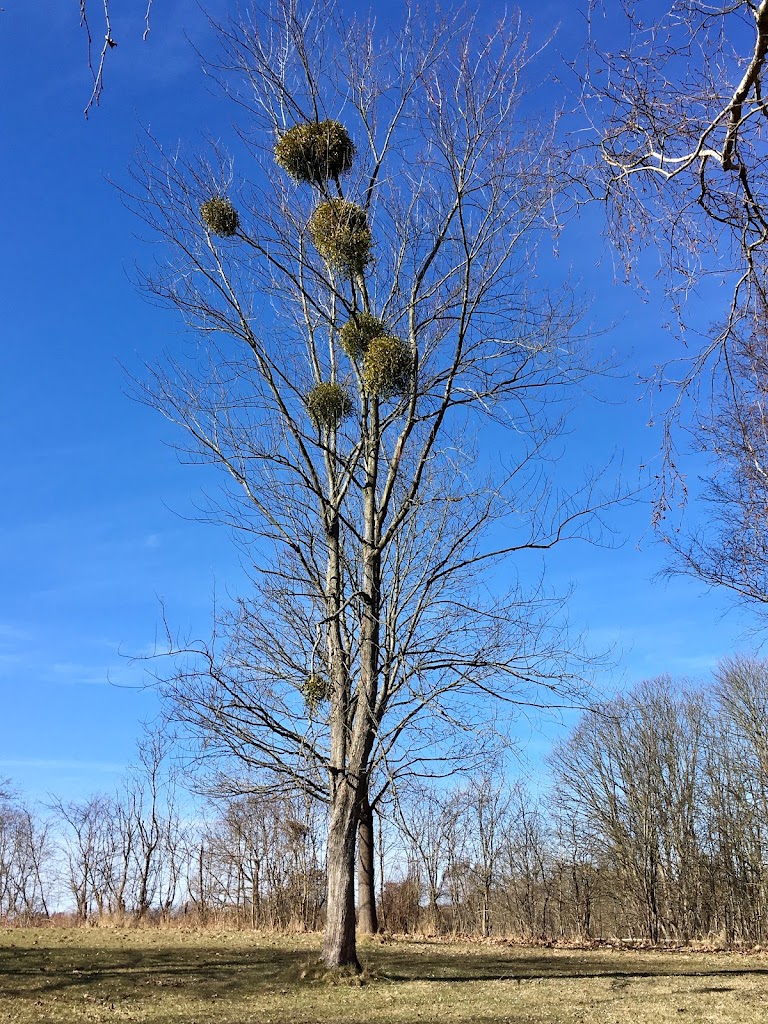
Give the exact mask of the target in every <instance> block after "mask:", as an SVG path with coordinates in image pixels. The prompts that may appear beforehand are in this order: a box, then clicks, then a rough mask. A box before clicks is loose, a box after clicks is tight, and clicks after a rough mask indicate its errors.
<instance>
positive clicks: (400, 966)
mask: <svg viewBox="0 0 768 1024" xmlns="http://www.w3.org/2000/svg"><path fill="white" fill-rule="evenodd" d="M319 948H320V942H319V938H318V937H315V936H311V937H299V938H270V937H264V936H253V935H250V934H243V933H238V934H215V933H210V932H193V931H189V932H185V931H161V930H150V929H147V930H119V929H107V928H103V929H98V928H94V929H80V930H65V929H57V928H51V929H45V930H31V929H29V930H17V929H7V930H3V931H0V1024H1V1022H4V1021H14V1022H19V1024H54V1022H55V1024H70V1022H75V1021H77V1022H81V1021H96V1022H101V1021H113V1022H118V1021H146V1022H151V1024H214V1022H215V1024H256V1022H258V1024H283V1022H285V1024H315V1022H322V1024H363V1022H365V1024H369V1022H372V1024H433V1022H437V1021H446V1022H450V1024H458V1022H462V1024H463V1022H467V1024H469V1022H478V1024H570V1022H577V1021H578V1022H582V1021H584V1022H590V1024H592V1022H594V1024H630V1022H632V1024H664V1022H667V1021H676V1022H678V1024H680V1022H682V1024H693V1022H704V1021H706V1022H711V1024H722V1022H725V1021H733V1022H739V1024H741V1022H753V1021H755V1022H766V1024H768V954H762V953H758V954H751V955H744V954H740V953H721V954H711V953H710V954H698V953H691V952H675V953H660V952H653V951H649V952H637V951H619V950H563V949H529V948H519V947H514V946H504V945H482V946H481V945H458V944H444V943H428V942H416V941H414V942H408V941H404V940H403V941H394V942H386V943H380V942H375V941H371V942H370V943H368V942H364V943H361V950H360V952H361V959H362V960H363V962H364V964H365V966H366V973H367V975H368V977H366V978H364V979H363V983H362V984H347V983H341V984H335V985H334V984H329V983H328V982H327V981H310V980H308V976H309V977H312V976H314V972H313V970H312V968H313V966H314V964H315V962H316V960H317V956H318V953H319ZM308 970H309V975H308V976H307V972H308Z"/></svg>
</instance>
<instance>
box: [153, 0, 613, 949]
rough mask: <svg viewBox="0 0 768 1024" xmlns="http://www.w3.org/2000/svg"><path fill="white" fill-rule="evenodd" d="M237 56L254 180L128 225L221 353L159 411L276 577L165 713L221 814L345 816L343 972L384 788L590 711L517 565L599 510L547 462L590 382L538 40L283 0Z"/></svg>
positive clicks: (189, 372) (228, 43)
mask: <svg viewBox="0 0 768 1024" xmlns="http://www.w3.org/2000/svg"><path fill="white" fill-rule="evenodd" d="M217 32H218V36H219V39H220V42H221V46H222V55H221V58H220V60H219V61H218V64H217V66H216V68H215V69H214V70H217V71H218V73H219V75H220V76H221V78H222V79H223V80H224V82H225V85H226V89H227V92H228V94H229V95H230V96H232V97H233V98H234V99H235V100H236V102H237V103H238V104H239V109H240V110H241V111H245V113H246V115H247V120H246V123H245V125H244V126H243V128H242V132H241V140H242V146H241V147H240V150H241V151H240V153H239V155H238V158H237V168H238V172H239V171H240V168H242V167H244V166H246V167H248V169H249V172H250V176H249V177H248V178H246V177H245V176H243V177H241V176H239V173H238V175H236V174H235V171H234V164H233V162H232V161H231V160H230V159H229V158H226V157H224V156H223V155H222V154H221V153H220V152H219V153H214V156H213V159H212V160H208V161H198V162H195V161H184V160H183V159H182V158H181V157H180V156H179V155H178V153H177V151H176V150H175V149H174V150H173V151H171V152H170V153H168V154H166V153H164V152H163V150H162V148H161V147H159V146H154V147H153V146H152V145H150V146H149V147H148V148H147V151H146V152H145V155H144V161H143V165H142V169H141V172H140V173H139V174H138V176H137V180H138V182H139V187H138V188H137V189H135V190H134V198H135V199H136V200H137V205H139V207H140V209H141V213H142V215H143V216H144V218H145V220H146V221H147V222H148V223H149V224H150V226H151V227H152V229H153V230H154V231H155V232H156V233H157V235H158V236H159V238H160V239H161V240H162V241H164V242H165V243H166V249H165V254H164V257H163V262H162V263H160V264H159V265H158V270H157V272H156V273H155V274H153V275H150V276H148V277H147V279H146V286H147V288H148V290H149V292H150V294H151V295H152V296H153V297H155V298H158V299H161V300H163V301H165V302H167V303H168V304H169V305H170V306H172V307H173V308H175V309H176V310H178V311H179V312H181V313H182V314H183V316H184V317H185V319H186V322H187V324H188V325H189V326H190V327H191V328H193V329H194V331H196V332H197V335H198V337H199V338H200V344H199V345H198V346H197V347H196V348H194V349H193V350H192V352H191V353H190V354H189V356H188V358H185V359H181V358H177V359H174V358H171V359H169V361H168V363H167V364H166V365H165V366H163V367H161V368H159V369H156V370H155V371H154V372H153V373H152V374H151V375H150V378H149V379H148V380H147V381H146V382H145V383H144V385H143V395H144V397H145V399H146V400H147V401H148V402H150V403H151V404H153V405H155V406H157V407H159V408H160V409H161V410H162V411H163V412H164V413H165V415H166V416H167V417H169V418H170V419H171V420H172V421H174V422H175V423H177V424H180V425H181V426H182V427H183V428H184V430H186V432H187V434H188V436H189V438H190V439H191V440H190V444H189V451H191V452H193V453H194V454H195V455H196V456H198V457H200V458H202V459H203V460H204V461H208V462H212V463H215V464H217V465H219V466H222V467H224V468H225V469H226V470H227V471H228V474H229V477H230V479H231V481H233V482H234V485H235V486H234V488H232V490H230V491H228V492H227V496H226V497H225V498H224V499H222V500H221V501H218V502H215V503H213V504H212V508H211V510H210V511H211V513H212V515H214V517H218V518H219V519H221V520H223V521H224V522H226V523H228V524H229V525H231V526H232V527H233V528H234V529H235V530H236V531H237V532H238V534H239V535H240V536H241V537H243V538H244V540H245V543H246V545H247V546H248V556H249V558H250V559H252V561H253V564H254V567H255V568H254V573H253V593H252V594H250V595H249V596H247V597H243V598H242V599H240V600H239V601H237V602H236V603H235V604H234V605H233V606H232V607H231V608H229V609H226V610H225V611H224V612H222V613H221V614H219V615H217V616H216V622H215V630H214V635H213V637H212V639H211V641H210V642H206V643H190V644H180V643H178V642H176V641H175V640H174V638H173V637H172V636H171V635H170V634H169V640H170V652H171V653H172V654H174V655H176V656H177V661H176V670H175V672H174V673H173V675H172V677H171V678H168V679H166V682H165V693H166V696H167V698H168V701H169V705H170V707H171V710H172V713H173V714H174V715H175V717H176V718H177V719H179V720H181V721H182V722H185V723H187V725H189V726H191V727H192V729H193V730H194V731H195V732H196V733H197V734H198V735H202V736H203V737H204V742H205V753H206V755H207V756H217V757H218V758H219V761H218V763H219V765H220V776H219V782H220V788H221V789H227V788H230V789H235V790H239V791H241V792H242V791H243V790H244V789H246V788H247V787H248V785H260V786H264V785H265V782H264V779H265V775H264V773H265V772H266V773H267V776H266V777H267V779H269V780H272V782H273V784H274V785H275V786H278V787H279V786H282V787H293V788H296V787H298V788H301V789H302V790H304V791H305V792H307V793H309V794H310V795H312V796H314V797H317V798H318V799H320V800H323V801H324V802H325V803H326V804H327V806H328V815H329V818H328V821H329V824H328V835H327V843H326V856H327V885H328V893H327V908H326V936H325V946H324V957H325V960H326V962H327V964H328V965H329V966H332V967H341V966H349V965H351V966H357V955H356V945H355V907H354V868H355V846H356V831H357V828H358V824H359V822H360V820H361V811H363V810H364V809H365V807H366V801H368V798H369V794H370V778H371V773H372V771H375V772H376V773H378V775H379V776H380V777H382V778H383V779H385V780H386V779H391V778H394V777H396V776H398V775H403V774H420V773H425V774H437V775H439V774H448V773H450V771H451V767H452V764H451V759H452V757H453V756H454V753H453V749H452V748H451V747H450V746H449V745H446V744H451V743H459V744H460V745H465V744H469V745H472V744H473V743H475V742H476V741H477V740H478V739H482V737H483V736H484V735H487V734H488V733H489V732H490V731H491V729H492V728H493V720H494V715H495V714H496V711H497V707H495V706H494V705H496V704H498V702H499V701H501V702H506V704H507V705H508V706H515V705H518V704H520V703H539V704H551V703H562V702H563V701H566V702H569V701H572V700H573V699H575V694H576V691H578V690H579V684H578V680H577V677H576V676H575V675H574V665H573V661H572V657H571V656H572V653H573V651H572V649H571V648H570V646H569V643H568V638H567V635H566V634H565V632H564V630H563V628H562V623H561V621H560V619H559V617H558V616H559V613H560V611H561V609H562V602H561V601H560V600H556V599H554V598H552V597H551V596H550V595H548V593H547V592H546V591H545V589H544V587H543V585H542V584H541V582H540V581H539V583H538V584H534V586H533V587H532V588H527V587H525V586H524V585H523V583H522V581H521V578H518V571H519V570H516V569H515V568H514V567H513V566H512V564H511V563H510V562H509V561H505V559H507V558H510V557H511V556H512V555H514V554H517V553H520V552H525V551H536V550H538V551H542V550H545V549H548V548H550V547H552V546H553V545H555V544H556V543H559V542H560V541H562V540H564V539H566V538H567V537H573V536H580V537H585V536H588V535H589V533H590V530H591V529H592V528H593V526H594V521H595V517H596V516H597V515H598V506H599V500H598V499H597V498H596V497H595V493H594V489H593V488H594V482H593V481H587V482H586V483H584V484H577V485H576V488H575V490H574V491H573V492H572V493H564V492H563V490H562V489H561V488H558V487H556V486H555V484H554V482H553V481H552V480H551V479H550V476H549V469H550V467H551V465H554V463H549V462H548V461H547V459H551V458H553V449H552V447H551V442H553V441H554V440H555V439H556V438H557V436H558V434H559V432H560V428H561V426H562V420H563V416H564V413H565V411H566V409H567V406H566V405H564V401H565V398H566V394H567V388H568V386H569V385H572V384H577V383H579V382H582V381H583V380H584V378H585V376H586V375H587V374H588V373H590V372H591V368H590V366H589V358H588V356H587V355H586V352H585V344H584V339H583V338H581V337H578V336H577V334H576V329H577V324H578V319H579V317H578V310H577V309H576V308H575V307H574V303H573V300H572V296H571V295H570V294H569V293H568V292H567V291H564V292H563V293H561V294H559V295H555V294H553V293H552V292H548V291H547V290H545V289H543V288H540V287H538V283H537V280H536V276H535V273H534V270H533V267H534V261H535V256H536V250H537V244H538V242H539V240H540V239H541V238H542V236H543V235H544V234H545V233H546V232H547V231H548V229H549V227H550V220H551V218H552V217H553V216H555V215H556V210H557V205H558V196H559V189H560V187H561V177H560V174H559V169H560V167H561V161H560V158H559V154H558V153H557V151H556V149H555V147H554V142H553V133H554V126H553V125H551V124H544V125H542V124H536V123H534V122H533V121H532V120H531V119H530V118H527V117H526V116H525V115H524V113H523V111H522V110H521V106H520V104H521V99H522V97H523V95H524V85H523V79H524V77H525V74H526V71H527V69H528V65H529V57H528V55H527V53H526V49H525V43H524V40H523V39H522V38H521V35H520V32H519V24H518V23H517V22H515V21H511V22H510V21H509V20H506V19H505V20H503V21H502V22H500V23H499V24H498V25H495V26H494V27H493V28H492V30H491V31H490V32H487V33H482V32H481V31H480V30H479V27H478V26H477V25H476V24H475V22H474V20H473V19H472V18H467V17H466V15H465V14H463V13H459V14H453V15H451V16H449V17H447V18H445V19H441V18H439V17H437V16H434V17H433V16H432V15H431V14H429V15H427V13H426V12H420V14H419V15H418V16H416V15H415V14H412V15H409V16H407V18H406V20H405V22H404V24H403V25H402V26H401V27H400V28H399V29H398V30H397V31H396V32H393V33H390V34H385V33H382V32H380V31H379V30H377V29H376V28H375V27H374V26H373V24H372V23H371V24H366V23H363V22H352V23H348V22H346V21H345V20H344V18H343V17H342V15H341V13H340V10H339V9H338V7H337V6H336V5H335V3H333V2H319V3H315V4H311V5H305V4H303V3H300V2H298V0H276V2H275V4H274V6H273V7H272V8H271V9H270V10H268V11H263V12H258V13H256V14H254V15H253V16H252V17H251V19H250V20H249V21H248V22H247V23H245V24H243V25H240V24H235V23H231V24H226V25H220V26H218V27H217ZM337 119H338V120H337ZM548 120H549V119H548ZM500 448H503V455H502V456H501V457H500V456H499V450H500ZM502 566H503V569H501V567H502ZM502 573H503V575H502ZM502 578H503V579H504V580H505V581H506V582H505V583H504V584H503V585H502V584H501V583H500V580H501V579H502ZM558 623H559V624H558ZM227 762H229V764H230V765H231V764H233V763H234V764H235V766H236V768H235V772H234V773H232V772H231V771H228V768H227ZM244 769H247V770H248V772H249V774H250V778H244V777H243V773H244Z"/></svg>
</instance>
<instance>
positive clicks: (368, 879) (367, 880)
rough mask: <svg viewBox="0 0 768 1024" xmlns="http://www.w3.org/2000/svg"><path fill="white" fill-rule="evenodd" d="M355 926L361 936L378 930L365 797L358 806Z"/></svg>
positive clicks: (368, 809)
mask: <svg viewBox="0 0 768 1024" xmlns="http://www.w3.org/2000/svg"><path fill="white" fill-rule="evenodd" d="M357 902H358V909H357V926H358V929H359V930H360V933H361V934H363V935H375V934H376V933H377V932H378V930H379V920H378V916H377V913H376V879H375V871H374V837H373V811H372V809H371V805H370V804H369V802H368V797H367V795H366V796H365V797H364V798H363V799H362V801H361V804H360V824H359V828H358V850H357Z"/></svg>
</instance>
